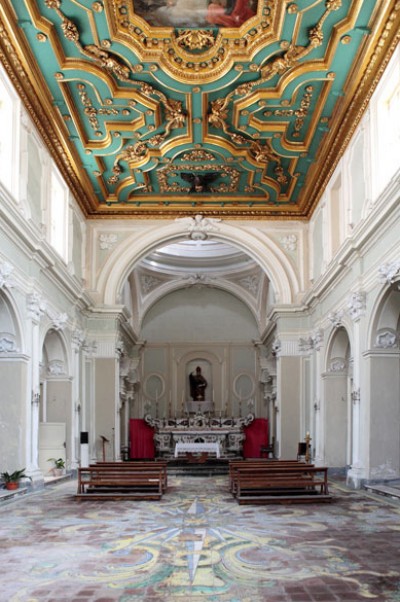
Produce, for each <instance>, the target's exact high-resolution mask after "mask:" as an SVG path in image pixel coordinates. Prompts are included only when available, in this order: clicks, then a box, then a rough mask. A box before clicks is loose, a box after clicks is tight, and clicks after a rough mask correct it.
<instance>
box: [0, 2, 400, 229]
mask: <svg viewBox="0 0 400 602" xmlns="http://www.w3.org/2000/svg"><path fill="white" fill-rule="evenodd" d="M0 28H1V29H0V59H1V61H2V63H3V65H4V67H5V68H6V70H7V71H8V73H9V74H10V76H11V77H12V79H13V81H14V83H15V85H16V87H17V89H18V91H19V93H20V95H21V97H22V99H23V100H24V101H25V104H26V106H27V107H28V109H29V111H30V113H31V115H32V117H33V119H34V121H35V123H36V124H37V125H38V127H39V129H40V131H41V133H42V135H43V138H44V139H45V142H46V143H47V145H48V146H49V148H50V150H51V152H52V154H53V156H54V158H55V159H56V161H57V164H58V166H59V168H60V169H61V171H62V173H63V174H64V176H65V177H66V179H67V181H68V183H69V184H70V186H71V188H72V190H73V192H74V194H75V196H76V198H77V200H78V202H79V203H80V205H81V207H82V209H83V211H84V212H85V215H87V216H88V217H102V218H103V217H104V218H111V217H127V218H129V217H171V216H180V215H187V214H198V213H199V212H200V213H202V214H203V215H210V216H229V217H237V218H240V217H246V218H248V217H254V218H256V219H257V218H260V219H265V218H290V219H308V218H309V217H310V215H311V214H312V211H313V209H314V207H315V205H316V203H317V202H318V199H319V197H320V194H321V191H322V189H323V186H324V185H325V184H326V182H327V181H328V178H329V177H330V175H331V174H332V171H333V169H334V167H335V165H336V163H337V161H338V159H339V158H340V155H341V153H342V152H343V150H344V148H345V146H346V144H347V143H348V141H349V139H350V136H351V133H352V132H353V131H354V128H355V126H356V124H357V123H358V121H359V119H360V117H361V115H362V113H363V111H364V109H365V107H366V104H367V101H368V98H369V96H370V94H371V93H372V91H373V89H374V87H376V85H377V82H378V81H379V77H380V75H381V74H382V71H383V69H384V66H385V64H386V63H387V61H388V59H389V57H390V56H391V54H392V52H393V50H394V48H395V46H396V44H397V43H398V41H399V31H400V2H399V1H398V0H393V1H391V0H377V1H374V0H368V1H362V0H297V2H292V1H289V0H258V3H257V1H255V0H109V1H107V2H106V1H101V2H100V1H99V2H93V1H92V0H2V3H1V7H0Z"/></svg>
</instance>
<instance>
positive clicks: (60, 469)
mask: <svg viewBox="0 0 400 602" xmlns="http://www.w3.org/2000/svg"><path fill="white" fill-rule="evenodd" d="M48 462H53V464H54V466H53V468H52V472H53V474H54V476H55V477H59V476H61V475H62V474H64V470H65V460H63V459H62V458H49V459H48Z"/></svg>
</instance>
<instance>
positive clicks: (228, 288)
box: [139, 281, 260, 326]
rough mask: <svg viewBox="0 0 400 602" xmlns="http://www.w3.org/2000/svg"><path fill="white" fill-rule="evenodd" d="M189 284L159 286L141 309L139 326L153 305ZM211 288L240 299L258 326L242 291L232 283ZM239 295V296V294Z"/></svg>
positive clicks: (253, 311) (172, 283) (254, 311)
mask: <svg viewBox="0 0 400 602" xmlns="http://www.w3.org/2000/svg"><path fill="white" fill-rule="evenodd" d="M189 286H190V285H189V284H185V283H182V282H180V281H178V282H169V283H167V284H166V285H164V286H160V287H159V289H158V290H157V292H156V294H154V295H153V296H152V297H151V299H150V301H149V302H147V303H146V304H145V305H144V307H143V311H142V314H141V316H140V320H139V322H140V326H142V324H143V322H144V320H145V318H146V315H147V314H148V312H149V311H150V310H151V309H152V307H154V305H156V304H157V303H158V302H159V301H160V300H161V299H162V298H163V297H164V296H166V295H168V294H170V293H173V292H176V291H178V290H181V289H183V288H186V287H189ZM212 286H213V288H214V289H220V290H222V291H225V292H226V293H230V294H231V295H233V296H235V297H237V298H239V299H240V301H242V302H243V303H244V304H245V305H246V307H247V308H248V309H249V311H250V312H251V315H252V316H253V318H254V320H255V322H256V324H257V325H258V326H260V324H259V323H258V315H257V311H256V308H255V307H254V304H253V303H251V301H250V300H249V297H248V295H246V294H245V293H244V294H243V292H242V291H239V290H238V288H239V287H237V286H235V285H233V284H232V283H229V282H215V283H214V282H213V285H212ZM239 293H240V294H239Z"/></svg>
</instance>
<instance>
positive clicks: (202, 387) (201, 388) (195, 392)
mask: <svg viewBox="0 0 400 602" xmlns="http://www.w3.org/2000/svg"><path fill="white" fill-rule="evenodd" d="M189 384H190V396H191V398H192V399H193V401H204V400H205V393H206V387H207V381H206V379H205V378H204V376H203V375H202V373H201V368H200V366H197V368H196V371H195V372H191V373H190V374H189Z"/></svg>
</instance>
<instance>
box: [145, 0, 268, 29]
mask: <svg viewBox="0 0 400 602" xmlns="http://www.w3.org/2000/svg"><path fill="white" fill-rule="evenodd" d="M134 10H135V14H136V15H138V16H139V17H142V18H143V19H144V20H145V21H146V22H147V23H148V24H149V25H152V26H155V27H185V28H193V27H196V28H200V27H210V26H213V27H240V25H243V23H245V21H247V20H248V19H251V17H254V16H255V15H256V14H257V3H256V2H253V0H137V2H135V4H134Z"/></svg>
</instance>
